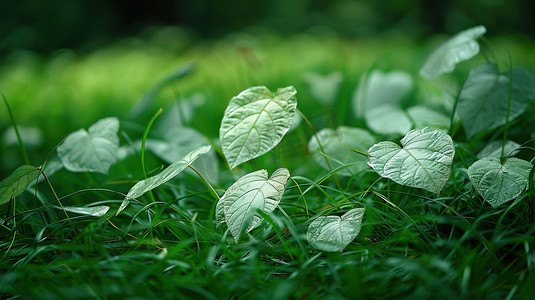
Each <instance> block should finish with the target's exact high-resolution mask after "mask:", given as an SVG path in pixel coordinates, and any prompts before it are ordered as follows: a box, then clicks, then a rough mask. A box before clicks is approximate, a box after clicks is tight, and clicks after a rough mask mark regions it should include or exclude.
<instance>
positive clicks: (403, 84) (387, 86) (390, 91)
mask: <svg viewBox="0 0 535 300" xmlns="http://www.w3.org/2000/svg"><path fill="white" fill-rule="evenodd" d="M413 86H414V83H413V80H412V77H411V75H410V74H408V73H406V72H403V71H392V72H389V73H383V72H381V71H379V70H373V71H372V72H371V73H370V74H369V75H367V76H363V77H362V78H361V80H360V83H359V86H358V88H357V91H356V93H355V95H354V96H353V110H354V113H355V116H356V117H358V118H361V117H364V116H365V115H366V113H367V112H368V111H369V110H371V109H373V108H375V107H377V106H381V105H394V106H397V105H400V104H401V102H402V101H403V100H404V99H405V98H407V96H408V95H409V94H410V93H411V91H412V89H413Z"/></svg>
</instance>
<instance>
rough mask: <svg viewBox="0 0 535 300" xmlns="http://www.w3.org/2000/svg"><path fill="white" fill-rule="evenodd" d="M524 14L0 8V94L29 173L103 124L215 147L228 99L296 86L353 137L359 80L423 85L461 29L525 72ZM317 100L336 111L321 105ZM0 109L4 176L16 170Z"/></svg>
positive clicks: (368, 6)
mask: <svg viewBox="0 0 535 300" xmlns="http://www.w3.org/2000/svg"><path fill="white" fill-rule="evenodd" d="M534 11H535V2H534V1H529V0H518V1H506V0H471V1H462V0H435V1H424V0H407V1H405V0H403V1H401V0H385V1H375V0H354V1H353V0H333V1H321V0H293V1H288V0H265V1H249V0H235V1H231V2H228V1H210V0H195V1H183V0H175V1H172V0H168V1H164V0H155V1H141V0H117V1H104V0H48V1H44V0H22V1H21V0H17V1H15V0H5V1H1V2H0V90H1V91H2V92H3V94H4V95H5V96H6V99H7V100H8V102H9V104H10V106H11V110H12V111H13V115H14V117H15V121H16V122H17V124H18V125H19V127H20V129H21V132H22V135H23V139H24V140H25V143H26V147H27V148H28V149H29V152H30V158H31V160H32V163H33V164H35V165H40V164H42V163H43V160H44V159H45V157H46V155H47V153H48V152H49V151H51V150H52V149H54V147H55V146H56V145H57V144H58V143H60V142H61V140H62V139H63V138H64V137H65V136H66V135H67V134H68V133H70V132H72V131H75V130H78V129H79V128H87V127H88V126H90V125H91V124H93V123H94V122H96V121H97V120H98V119H101V118H104V117H109V116H117V117H119V118H120V119H121V128H122V129H123V130H130V133H131V134H133V135H134V137H136V136H137V137H138V136H140V135H141V132H142V130H143V128H144V127H143V126H144V125H145V124H146V123H147V121H148V120H149V119H150V117H151V116H152V115H153V114H154V113H155V112H156V111H157V110H158V108H160V107H163V108H164V111H173V109H172V108H171V107H172V106H175V107H178V108H179V109H178V111H180V112H181V113H183V114H185V115H182V119H181V122H182V123H183V124H182V125H186V126H190V127H192V128H195V129H196V130H198V131H199V132H200V133H202V134H203V135H205V136H206V137H208V138H212V139H216V138H217V136H218V128H219V122H220V120H221V117H222V114H223V111H224V109H225V107H226V105H227V103H228V101H229V99H230V98H231V97H232V96H234V95H236V94H237V93H239V92H240V91H242V90H244V89H246V88H248V87H250V86H254V85H266V86H267V87H268V88H270V89H272V90H275V89H277V88H279V87H285V86H289V85H294V86H295V87H296V89H297V90H298V102H299V107H300V109H301V110H302V111H303V112H305V113H306V114H307V115H308V116H309V117H310V119H311V120H313V121H314V120H317V126H318V128H322V127H333V128H334V127H335V126H338V125H348V126H362V124H363V122H362V120H359V119H358V118H356V117H355V116H354V115H353V114H352V109H351V108H350V102H351V99H352V97H353V95H354V93H355V90H356V88H357V86H358V84H359V80H360V78H361V77H362V75H363V74H364V73H365V72H366V71H367V70H369V69H370V68H372V67H373V68H374V69H379V70H382V71H391V70H403V71H404V72H408V73H409V74H411V75H412V76H413V77H414V79H415V80H420V78H419V76H418V69H419V68H420V66H421V65H422V63H423V62H424V61H425V58H426V57H427V55H429V53H430V51H432V49H433V48H434V47H436V46H437V45H438V44H440V43H441V42H443V41H444V40H445V39H446V38H448V37H449V36H451V35H453V34H455V33H457V32H459V31H461V30H464V29H467V28H469V27H473V26H476V25H480V24H481V25H485V26H486V27H487V34H486V35H485V36H486V37H488V39H489V40H490V43H489V44H488V45H485V47H487V50H490V51H488V52H489V53H491V54H495V57H496V58H497V60H498V63H501V66H502V67H506V66H507V64H508V61H509V58H508V56H509V55H510V56H511V57H512V61H513V64H515V65H518V66H521V67H523V68H526V69H528V70H530V71H532V72H534V71H535V61H534V59H533V49H534V45H535V43H534V38H535V31H534V30H533V28H535V18H533V16H532V14H533V12H534ZM482 62H484V60H483V58H482V57H477V58H475V59H473V60H471V62H467V63H463V64H460V66H459V68H458V70H456V72H457V73H455V74H453V75H454V76H450V77H448V76H446V78H449V79H448V80H449V81H447V82H446V83H444V84H443V86H449V88H450V89H451V90H453V91H455V89H456V88H457V87H458V86H459V85H460V84H461V81H462V80H463V78H464V77H465V76H466V74H467V71H468V70H469V69H470V67H473V66H474V65H477V64H479V63H482ZM173 74H175V75H177V74H178V75H179V76H174V75H173ZM180 74H182V75H184V76H181V75H180ZM320 86H322V88H318V87H320ZM333 86H336V89H334V88H333ZM318 90H324V91H328V90H331V91H335V92H334V94H332V97H334V98H333V100H332V101H331V102H325V101H323V102H322V101H318V100H321V99H317V98H318ZM320 94H321V91H320ZM148 96H150V97H149V98H151V99H149V100H150V101H145V102H144V100H143V99H146V98H147V97H148ZM140 103H145V104H147V105H146V106H143V105H141V106H140ZM0 107H1V108H0V138H1V146H0V175H1V177H5V176H7V174H9V173H10V172H11V171H13V170H14V169H15V168H16V167H17V166H19V165H21V164H22V163H24V161H23V158H22V156H21V151H20V149H19V147H18V143H17V141H16V138H15V136H14V133H13V130H12V129H11V128H10V127H11V121H10V117H9V114H8V113H7V110H6V108H5V106H4V104H3V103H2V104H0ZM134 107H137V108H138V113H136V114H132V109H133V108H134ZM140 107H141V108H140ZM139 108H140V109H139ZM175 110H176V109H175ZM139 112H140V113H139ZM136 130H137V131H136ZM132 131H133V132H132ZM123 143H124V141H123Z"/></svg>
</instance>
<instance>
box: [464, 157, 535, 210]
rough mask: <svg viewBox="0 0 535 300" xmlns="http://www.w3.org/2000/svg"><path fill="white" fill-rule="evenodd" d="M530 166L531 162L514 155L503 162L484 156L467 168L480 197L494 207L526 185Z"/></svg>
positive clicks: (519, 192)
mask: <svg viewBox="0 0 535 300" xmlns="http://www.w3.org/2000/svg"><path fill="white" fill-rule="evenodd" d="M531 168H533V165H532V164H530V163H529V162H527V161H525V160H522V159H519V158H516V157H510V158H507V159H506V160H505V162H504V163H503V164H502V163H501V162H500V159H499V158H495V157H485V158H482V159H480V160H478V161H476V162H475V163H473V164H472V165H471V166H470V167H469V168H468V176H469V177H470V181H471V182H472V184H473V185H474V188H475V189H476V191H477V192H478V193H479V194H480V195H481V197H483V199H485V201H487V202H488V203H489V204H490V205H492V207H494V208H496V207H498V206H500V205H502V204H503V203H505V202H508V201H511V200H513V199H515V198H516V197H518V196H519V195H520V194H521V193H522V192H523V191H524V190H525V189H526V188H527V187H528V177H529V172H530V171H531Z"/></svg>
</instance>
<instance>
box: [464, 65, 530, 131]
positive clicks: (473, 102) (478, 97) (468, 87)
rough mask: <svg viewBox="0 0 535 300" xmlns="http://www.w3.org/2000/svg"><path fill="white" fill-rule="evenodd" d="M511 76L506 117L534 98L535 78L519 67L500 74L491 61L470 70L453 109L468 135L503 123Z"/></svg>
mask: <svg viewBox="0 0 535 300" xmlns="http://www.w3.org/2000/svg"><path fill="white" fill-rule="evenodd" d="M511 76H512V78H513V81H512V91H511V105H510V114H509V118H510V119H511V120H512V119H514V118H516V117H518V116H520V115H521V114H522V113H523V112H524V111H525V110H526V108H527V107H528V105H529V103H530V102H531V101H533V99H535V78H533V76H532V75H531V74H529V72H527V71H526V70H524V69H521V68H513V72H512V74H509V72H506V73H504V74H500V73H499V72H498V67H497V66H496V65H495V64H493V63H488V64H483V65H480V66H478V67H477V68H475V69H473V70H471V71H470V74H468V78H467V79H466V82H465V83H464V85H463V88H462V90H461V93H460V95H459V104H458V106H457V112H458V114H459V118H460V119H461V121H462V122H463V127H464V130H465V131H466V134H467V135H468V137H472V136H474V135H475V134H477V133H480V132H482V131H486V130H491V129H495V128H496V127H498V126H501V125H504V124H505V123H506V115H507V106H508V104H507V101H505V100H506V99H508V95H509V84H510V77H511Z"/></svg>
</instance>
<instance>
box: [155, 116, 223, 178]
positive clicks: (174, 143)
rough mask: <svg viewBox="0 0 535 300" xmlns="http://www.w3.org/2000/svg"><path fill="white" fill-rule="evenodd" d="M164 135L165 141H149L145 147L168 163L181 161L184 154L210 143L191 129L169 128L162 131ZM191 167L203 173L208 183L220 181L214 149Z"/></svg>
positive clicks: (181, 127)
mask: <svg viewBox="0 0 535 300" xmlns="http://www.w3.org/2000/svg"><path fill="white" fill-rule="evenodd" d="M162 135H163V140H157V139H148V140H147V142H146V145H145V147H146V149H148V150H150V151H152V152H153V153H154V154H155V155H156V156H158V157H159V158H161V159H162V160H164V161H166V162H167V163H173V162H175V161H177V160H179V159H180V158H181V155H183V153H188V152H190V151H192V150H194V149H197V148H199V147H201V146H204V145H206V144H209V143H210V141H209V140H208V139H207V138H206V137H205V136H203V135H202V134H201V133H200V132H198V131H197V130H195V129H193V128H189V127H183V126H178V127H172V128H168V129H166V130H165V131H163V129H162ZM191 165H192V166H193V167H195V169H197V170H198V171H199V172H201V173H202V174H203V176H204V177H206V179H208V181H210V182H217V181H218V180H219V173H218V171H219V170H218V161H217V156H216V153H215V151H214V150H213V149H212V150H210V151H209V152H208V153H206V155H202V156H200V157H199V158H198V159H197V160H195V162H193V163H192V164H191Z"/></svg>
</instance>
